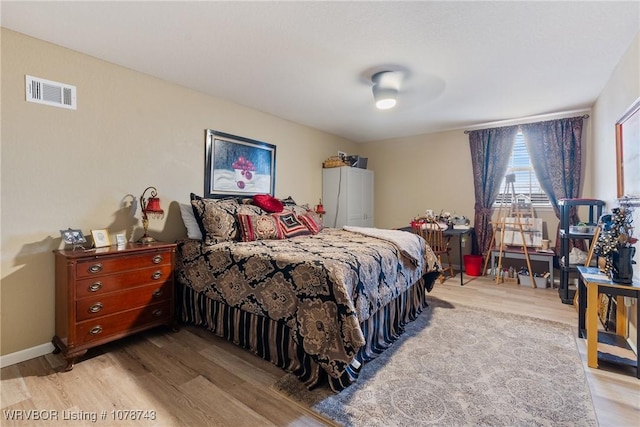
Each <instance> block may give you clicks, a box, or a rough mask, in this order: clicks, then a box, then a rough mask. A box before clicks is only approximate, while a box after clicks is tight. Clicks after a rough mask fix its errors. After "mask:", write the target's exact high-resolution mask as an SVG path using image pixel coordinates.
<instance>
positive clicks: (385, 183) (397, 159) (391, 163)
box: [358, 114, 593, 262]
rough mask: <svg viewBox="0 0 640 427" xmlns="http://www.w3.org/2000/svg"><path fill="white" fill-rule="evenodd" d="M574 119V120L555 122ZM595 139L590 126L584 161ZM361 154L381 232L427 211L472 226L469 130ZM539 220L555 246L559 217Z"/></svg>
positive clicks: (375, 146)
mask: <svg viewBox="0 0 640 427" xmlns="http://www.w3.org/2000/svg"><path fill="white" fill-rule="evenodd" d="M573 115H574V116H575V114H573ZM569 116H572V115H571V114H569V115H567V114H565V115H558V116H557V117H554V118H561V117H569ZM545 120H546V119H545ZM525 122H526V121H522V122H521V123H525ZM509 124H515V123H509ZM591 139H592V138H591V126H590V123H589V120H586V121H585V126H584V129H583V143H584V146H585V147H586V150H585V152H584V153H583V154H584V157H585V161H587V160H588V159H589V158H590V157H592V156H593V154H592V144H591ZM358 150H359V153H361V154H362V155H364V156H367V157H368V158H369V160H368V164H369V167H370V168H372V169H373V170H375V179H376V188H375V215H376V226H377V227H382V228H394V227H402V226H406V225H408V224H409V221H410V220H411V218H413V217H415V216H418V215H424V211H425V210H426V209H432V210H434V211H436V212H440V211H441V210H443V211H448V212H451V213H452V214H453V213H455V215H458V216H466V217H467V218H469V219H470V221H471V223H472V224H473V220H474V210H473V209H474V203H475V195H474V189H473V172H472V167H471V154H470V152H469V137H468V135H466V134H465V133H464V130H454V131H449V132H440V133H433V134H428V135H418V136H412V137H406V138H398V139H394V140H386V141H378V142H374V143H370V144H363V145H359V146H358ZM590 175H591V173H590V172H589V170H588V169H587V171H586V173H585V177H584V180H583V196H584V197H590V194H591V185H590ZM535 215H536V217H538V218H542V219H543V221H544V224H545V230H544V238H548V239H550V240H551V241H552V242H553V241H554V240H555V234H556V228H557V225H558V219H557V218H556V216H555V214H554V213H553V211H552V210H551V209H550V208H549V209H537V210H536V211H535ZM549 236H551V237H549ZM552 244H553V243H552ZM463 252H464V251H463ZM456 262H457V261H456Z"/></svg>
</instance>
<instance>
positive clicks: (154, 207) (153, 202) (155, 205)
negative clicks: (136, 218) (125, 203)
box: [145, 197, 164, 216]
mask: <svg viewBox="0 0 640 427" xmlns="http://www.w3.org/2000/svg"><path fill="white" fill-rule="evenodd" d="M145 212H146V213H147V214H148V215H152V216H162V215H164V211H163V210H162V209H161V208H160V199H159V198H158V197H149V201H148V202H147V207H146V209H145Z"/></svg>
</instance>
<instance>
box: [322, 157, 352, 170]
mask: <svg viewBox="0 0 640 427" xmlns="http://www.w3.org/2000/svg"><path fill="white" fill-rule="evenodd" d="M340 166H349V164H348V163H345V162H344V160H342V158H340V157H339V156H332V157H329V158H328V159H327V160H325V161H324V162H323V163H322V167H323V168H339V167H340Z"/></svg>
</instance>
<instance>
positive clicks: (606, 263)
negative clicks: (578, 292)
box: [594, 208, 638, 284]
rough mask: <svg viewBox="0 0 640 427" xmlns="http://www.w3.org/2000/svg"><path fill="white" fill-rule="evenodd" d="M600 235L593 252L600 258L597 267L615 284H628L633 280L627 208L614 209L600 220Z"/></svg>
mask: <svg viewBox="0 0 640 427" xmlns="http://www.w3.org/2000/svg"><path fill="white" fill-rule="evenodd" d="M600 227H601V231H600V235H599V236H598V240H597V241H596V243H595V247H594V252H595V254H596V255H598V256H599V257H601V260H600V262H599V263H598V266H599V267H600V271H602V272H603V273H604V274H606V275H607V276H609V277H611V280H612V281H614V282H616V283H625V284H630V283H631V282H632V278H633V265H632V264H633V263H634V261H633V256H634V255H635V252H636V248H635V246H633V245H634V244H635V243H636V242H637V241H638V239H636V238H635V237H633V216H632V212H631V210H630V209H629V208H614V209H612V210H611V213H610V214H605V215H602V217H601V218H600Z"/></svg>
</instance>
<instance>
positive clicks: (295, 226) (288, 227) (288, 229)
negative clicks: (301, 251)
mask: <svg viewBox="0 0 640 427" xmlns="http://www.w3.org/2000/svg"><path fill="white" fill-rule="evenodd" d="M272 215H273V216H274V218H276V219H277V220H278V224H279V225H280V231H281V232H282V235H283V236H284V237H285V238H288V237H296V236H308V235H309V234H311V231H309V229H308V228H307V226H306V225H304V224H303V223H302V222H300V220H299V219H298V217H297V216H296V214H294V213H293V212H284V213H274V214H272Z"/></svg>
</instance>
